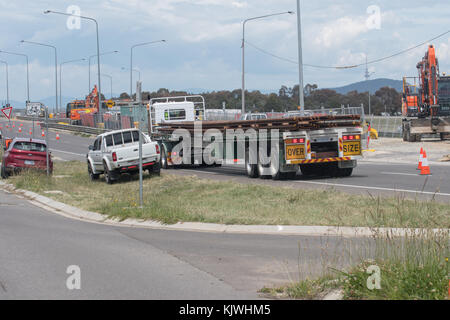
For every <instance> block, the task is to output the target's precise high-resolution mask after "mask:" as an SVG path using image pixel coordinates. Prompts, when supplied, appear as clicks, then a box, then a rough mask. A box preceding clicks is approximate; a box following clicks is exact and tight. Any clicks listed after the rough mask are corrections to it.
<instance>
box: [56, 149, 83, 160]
mask: <svg viewBox="0 0 450 320" xmlns="http://www.w3.org/2000/svg"><path fill="white" fill-rule="evenodd" d="M50 151H54V152H61V153H67V154H72V155H75V156H80V157H83V158H84V157H85V156H86V155H85V154H82V153H75V152H69V151H62V150H56V149H50Z"/></svg>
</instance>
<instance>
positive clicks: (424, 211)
mask: <svg viewBox="0 0 450 320" xmlns="http://www.w3.org/2000/svg"><path fill="white" fill-rule="evenodd" d="M10 181H11V182H12V183H14V184H15V185H16V187H18V188H22V189H27V190H31V191H35V192H37V193H40V194H43V195H45V196H47V197H51V198H53V199H55V200H58V201H61V202H64V203H67V204H70V205H73V206H77V207H80V208H83V209H86V210H90V211H96V212H99V213H103V214H106V215H109V216H115V217H118V218H120V219H125V218H127V217H135V218H142V219H153V220H159V221H162V222H164V223H175V222H178V221H200V222H213V223H224V224H268V225H333V226H371V227H382V226H385V227H439V228H449V227H450V205H448V204H442V203H435V202H418V201H411V200H405V199H402V198H400V197H397V198H387V199H386V198H383V199H382V200H380V199H378V198H375V199H374V198H370V197H367V196H357V195H349V194H346V193H342V192H338V191H335V190H332V189H328V190H304V189H292V188H288V187H286V188H279V187H270V186H261V185H253V184H239V183H235V182H223V181H220V182H218V181H210V180H205V179H199V178H196V177H193V176H192V177H191V176H180V175H174V174H168V173H163V174H162V175H161V177H156V176H154V177H150V176H148V174H147V173H145V175H144V208H143V209H140V208H138V207H137V206H138V202H139V201H138V194H139V193H138V190H139V182H138V179H137V177H126V176H125V177H123V179H122V180H121V181H120V182H118V183H115V184H113V185H107V184H105V182H104V181H103V180H98V181H94V182H93V181H90V180H89V177H88V174H87V170H86V165H85V164H84V163H81V162H75V161H74V162H56V163H55V169H54V175H53V177H51V178H49V179H47V177H45V176H44V175H41V174H39V173H35V172H27V173H23V174H21V175H18V176H15V177H11V178H10ZM52 190H59V191H62V192H63V194H47V193H44V192H45V191H52Z"/></svg>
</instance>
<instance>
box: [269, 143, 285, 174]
mask: <svg viewBox="0 0 450 320" xmlns="http://www.w3.org/2000/svg"><path fill="white" fill-rule="evenodd" d="M270 174H271V176H272V179H273V180H280V179H283V178H284V177H285V175H284V174H283V172H281V168H280V152H279V150H278V148H276V147H272V149H271V150H270Z"/></svg>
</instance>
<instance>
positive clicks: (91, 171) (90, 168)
mask: <svg viewBox="0 0 450 320" xmlns="http://www.w3.org/2000/svg"><path fill="white" fill-rule="evenodd" d="M87 166H88V173H89V178H90V179H91V180H92V181H94V180H98V178H99V176H100V175H99V174H96V173H94V170H92V166H91V164H90V163H89V162H88V164H87Z"/></svg>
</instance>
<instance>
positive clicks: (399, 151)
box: [362, 138, 450, 166]
mask: <svg viewBox="0 0 450 320" xmlns="http://www.w3.org/2000/svg"><path fill="white" fill-rule="evenodd" d="M365 147H366V144H365V143H364V144H363V149H366V148H365ZM420 148H423V149H424V150H425V151H426V153H427V158H428V161H429V162H430V163H440V164H447V165H449V166H450V140H445V141H441V140H440V139H432V138H427V139H423V140H422V142H404V141H403V140H402V139H401V138H379V139H377V140H370V143H369V148H368V150H369V151H364V152H363V154H364V160H362V161H382V162H396V163H417V161H418V159H419V153H420ZM446 156H448V157H446Z"/></svg>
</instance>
